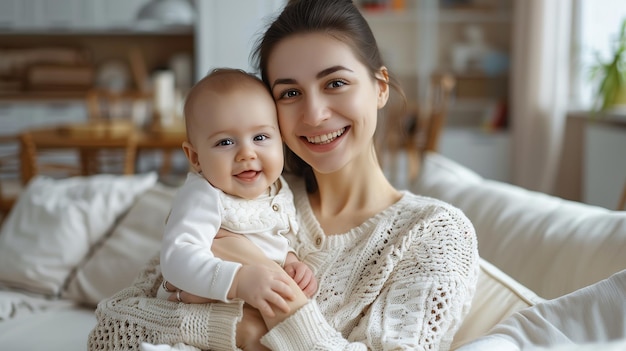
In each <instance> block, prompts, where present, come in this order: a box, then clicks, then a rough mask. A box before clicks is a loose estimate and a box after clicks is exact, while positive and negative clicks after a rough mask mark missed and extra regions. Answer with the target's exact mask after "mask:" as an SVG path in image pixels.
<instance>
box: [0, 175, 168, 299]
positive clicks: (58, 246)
mask: <svg viewBox="0 0 626 351" xmlns="http://www.w3.org/2000/svg"><path fill="white" fill-rule="evenodd" d="M156 179H157V175H156V173H148V174H143V175H134V176H116V175H96V176H91V177H75V178H66V179H60V180H56V179H52V178H48V177H44V176H38V177H36V178H34V179H33V180H32V181H31V182H30V183H29V184H28V186H27V187H26V189H25V191H24V192H23V193H22V194H21V195H20V197H19V199H18V201H17V203H16V204H15V205H14V208H13V210H12V211H11V213H10V214H9V216H8V217H7V219H6V220H5V222H4V223H3V226H2V228H1V230H0V286H7V287H14V288H20V289H24V290H27V291H32V292H36V293H41V294H46V295H51V296H58V295H59V293H60V292H61V288H62V286H63V284H64V283H65V281H66V279H67V277H68V276H69V274H70V272H71V271H72V269H74V268H75V267H76V265H77V264H78V263H79V262H81V260H83V259H84V258H85V256H86V255H87V253H88V252H89V250H90V248H91V247H92V245H93V244H94V243H96V242H98V240H100V239H101V238H102V237H103V236H104V235H105V234H106V233H107V232H108V231H109V230H110V229H111V228H112V226H113V224H114V223H115V221H116V220H117V219H118V217H119V216H120V215H121V214H122V213H124V212H125V211H126V210H128V208H129V207H130V205H131V204H132V203H133V201H134V200H135V197H136V196H137V195H138V194H141V193H143V192H144V191H146V190H147V189H148V188H149V187H151V186H152V185H154V184H155V183H156Z"/></svg>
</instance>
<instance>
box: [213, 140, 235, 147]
mask: <svg viewBox="0 0 626 351" xmlns="http://www.w3.org/2000/svg"><path fill="white" fill-rule="evenodd" d="M234 143H235V142H234V141H233V140H232V139H223V140H220V141H218V142H217V144H216V146H229V145H233V144H234Z"/></svg>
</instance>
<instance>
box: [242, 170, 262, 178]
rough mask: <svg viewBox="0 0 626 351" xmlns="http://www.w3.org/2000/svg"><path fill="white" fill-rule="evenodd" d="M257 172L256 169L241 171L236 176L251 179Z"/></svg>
mask: <svg viewBox="0 0 626 351" xmlns="http://www.w3.org/2000/svg"><path fill="white" fill-rule="evenodd" d="M257 174H259V172H257V171H243V172H241V173H239V174H237V177H238V178H241V179H252V178H254V177H256V176H257Z"/></svg>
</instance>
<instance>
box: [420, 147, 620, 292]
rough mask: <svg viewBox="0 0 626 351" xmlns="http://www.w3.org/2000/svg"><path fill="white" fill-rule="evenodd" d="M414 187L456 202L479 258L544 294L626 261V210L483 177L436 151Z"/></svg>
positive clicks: (572, 286)
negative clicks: (472, 232) (470, 225)
mask: <svg viewBox="0 0 626 351" xmlns="http://www.w3.org/2000/svg"><path fill="white" fill-rule="evenodd" d="M412 190H413V191H414V192H416V193H418V194H422V195H426V196H431V197H434V198H438V199H441V200H443V201H446V202H449V203H451V204H452V205H454V206H456V207H459V208H460V209H461V210H462V211H463V212H465V214H466V215H467V216H468V217H469V219H470V220H471V221H472V223H473V224H474V226H475V228H476V233H477V235H478V247H479V252H480V255H481V257H482V258H484V259H486V260H487V261H489V262H491V263H493V264H495V265H496V266H497V267H498V268H500V269H502V270H503V271H504V272H505V273H507V274H508V275H510V276H511V277H513V278H514V279H516V280H517V281H519V282H520V283H522V284H524V285H525V286H526V287H528V288H530V289H532V290H533V291H535V292H536V293H537V294H538V295H540V296H542V297H544V298H554V297H557V296H561V295H564V294H566V293H569V292H572V291H574V290H576V289H579V288H581V287H584V286H587V285H589V284H592V283H595V282H597V281H599V280H602V279H605V278H607V277H609V276H610V275H612V274H613V273H616V272H618V271H620V270H622V269H624V267H626V254H625V253H626V212H623V211H611V210H608V209H605V208H601V207H597V206H590V205H586V204H582V203H578V202H573V201H568V200H564V199H561V198H557V197H554V196H549V195H546V194H543V193H539V192H534V191H529V190H526V189H523V188H521V187H517V186H514V185H511V184H506V183H502V182H497V181H492V180H487V179H483V178H482V177H480V176H478V175H477V174H475V173H474V172H472V171H470V170H468V169H467V168H465V167H463V166H461V165H459V164H457V163H455V162H454V161H452V160H450V159H447V158H446V157H444V156H442V155H439V154H436V153H428V154H427V155H425V160H424V165H423V168H422V173H421V175H420V177H419V179H418V180H417V181H416V183H415V184H414V185H413V188H412Z"/></svg>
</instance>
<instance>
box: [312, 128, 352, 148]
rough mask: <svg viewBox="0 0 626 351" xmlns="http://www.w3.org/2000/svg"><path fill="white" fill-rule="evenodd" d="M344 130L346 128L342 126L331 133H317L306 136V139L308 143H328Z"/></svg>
mask: <svg viewBox="0 0 626 351" xmlns="http://www.w3.org/2000/svg"><path fill="white" fill-rule="evenodd" d="M345 131H346V128H345V127H344V128H341V129H340V130H337V131H334V132H332V133H328V134H324V135H317V136H314V137H307V138H306V139H307V140H308V141H309V143H312V144H318V145H321V144H328V143H330V142H332V141H333V140H335V139H337V138H338V137H339V136H340V135H341V134H343V133H344V132H345Z"/></svg>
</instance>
